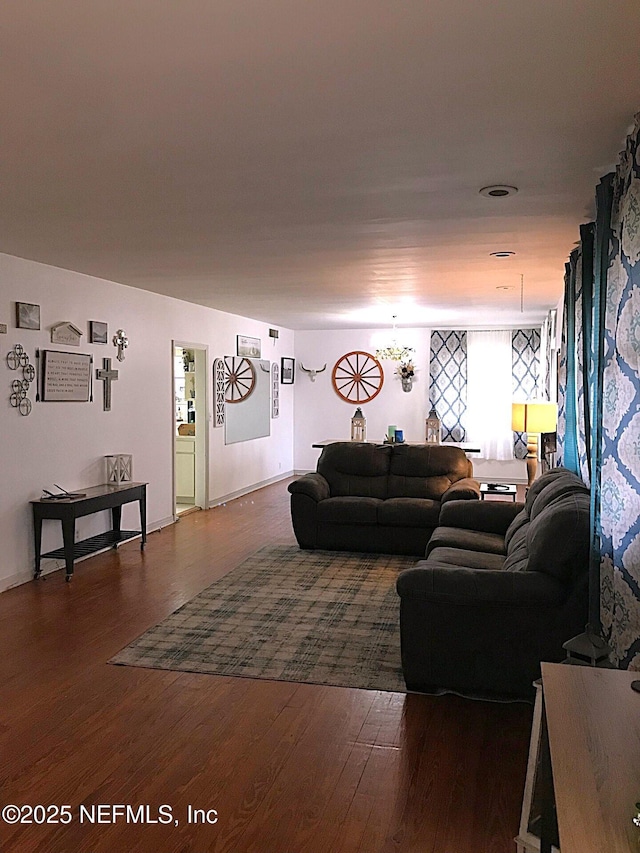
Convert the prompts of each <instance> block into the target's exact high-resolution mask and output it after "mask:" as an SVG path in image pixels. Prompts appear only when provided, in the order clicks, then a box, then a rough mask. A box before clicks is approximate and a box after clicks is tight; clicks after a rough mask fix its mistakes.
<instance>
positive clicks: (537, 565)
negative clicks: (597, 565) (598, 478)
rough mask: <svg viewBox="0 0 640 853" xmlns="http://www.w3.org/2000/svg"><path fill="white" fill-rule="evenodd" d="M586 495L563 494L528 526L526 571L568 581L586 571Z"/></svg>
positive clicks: (587, 563)
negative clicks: (542, 573)
mask: <svg viewBox="0 0 640 853" xmlns="http://www.w3.org/2000/svg"><path fill="white" fill-rule="evenodd" d="M589 541H590V533H589V496H588V495H585V494H573V495H571V494H568V495H563V496H562V497H561V498H558V500H556V501H554V502H553V503H551V504H549V505H548V506H547V507H545V509H543V510H542V512H541V513H540V514H539V515H537V516H536V518H534V519H533V520H532V521H531V523H530V524H529V529H528V531H527V546H528V550H529V562H528V564H527V571H530V572H544V573H545V574H548V575H551V576H552V577H554V578H556V579H557V580H559V581H560V582H561V583H567V582H569V581H570V580H571V579H572V578H573V577H574V576H575V575H576V574H580V573H582V572H588V570H589Z"/></svg>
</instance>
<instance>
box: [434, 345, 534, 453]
mask: <svg viewBox="0 0 640 853" xmlns="http://www.w3.org/2000/svg"><path fill="white" fill-rule="evenodd" d="M467 358H468V356H467V332H466V331H462V330H458V331H450V330H442V329H440V330H436V331H433V332H432V333H431V355H430V365H429V366H430V384H429V398H430V401H431V404H432V405H433V406H434V407H435V409H436V411H437V413H438V416H439V417H440V420H441V422H442V440H443V441H466V440H467V428H468V424H467V366H468V365H467ZM540 381H541V373H540V330H539V329H514V330H513V331H512V339H511V392H512V394H513V398H514V399H520V398H521V399H523V400H528V399H531V398H532V397H536V396H541V393H540V392H541V390H542V389H541V388H540ZM513 436H514V456H515V457H516V458H517V459H524V458H525V456H526V455H527V444H526V441H525V440H524V437H523V435H522V434H521V433H514V434H513Z"/></svg>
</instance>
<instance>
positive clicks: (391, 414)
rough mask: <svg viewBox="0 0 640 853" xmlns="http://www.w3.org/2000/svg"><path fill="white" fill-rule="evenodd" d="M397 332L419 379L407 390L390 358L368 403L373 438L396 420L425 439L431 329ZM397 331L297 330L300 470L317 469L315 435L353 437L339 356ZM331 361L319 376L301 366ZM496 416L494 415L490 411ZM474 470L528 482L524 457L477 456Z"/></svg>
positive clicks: (490, 477) (408, 435) (412, 436)
mask: <svg viewBox="0 0 640 853" xmlns="http://www.w3.org/2000/svg"><path fill="white" fill-rule="evenodd" d="M395 336H396V338H397V341H398V343H399V344H401V345H408V346H412V347H414V348H415V353H414V364H415V365H416V366H417V373H416V381H415V382H414V385H413V389H412V390H411V391H410V392H405V391H403V390H402V385H401V383H400V380H399V379H398V377H397V376H396V374H395V367H396V364H395V362H390V361H385V362H383V367H384V371H385V380H384V385H383V387H382V391H381V392H380V393H379V394H378V396H377V397H376V398H375V399H374V400H372V401H371V402H370V403H366V404H365V405H364V406H362V411H363V413H364V415H365V417H366V419H367V438H369V439H379V440H380V441H382V440H383V438H384V436H385V434H386V431H387V426H388V425H389V424H396V425H397V426H398V428H400V429H403V430H404V437H405V439H406V440H407V441H424V438H425V418H426V417H427V415H428V414H429V409H430V407H431V404H430V402H429V355H430V344H431V330H430V329H411V328H407V329H404V328H403V329H397V330H396V333H395ZM390 337H391V333H390V332H389V331H387V332H381V331H380V330H379V329H376V330H372V329H351V330H345V331H322V332H317V331H313V332H312V331H308V332H296V358H297V367H296V397H295V418H294V436H295V439H294V441H295V444H294V464H295V468H296V471H309V470H315V467H316V463H317V461H318V456H319V455H320V451H319V450H316V449H313V448H312V447H311V445H312V444H313V442H315V441H319V440H322V439H328V438H334V439H342V440H348V439H349V438H350V429H351V423H350V421H351V417H352V415H353V414H354V412H355V410H356V406H355V405H354V404H351V403H346V402H344V401H343V400H342V399H341V398H340V397H339V396H338V395H337V394H336V392H335V391H334V390H333V386H332V383H331V371H332V369H333V366H334V364H335V363H336V361H337V360H338V359H339V358H340V357H341V356H343V355H344V354H345V353H348V352H351V351H353V350H363V351H364V352H369V353H375V351H376V349H377V348H378V347H379V346H385V345H386V344H387V343H388V342H389V339H390ZM325 362H326V364H327V369H326V371H324V373H320V374H318V376H317V377H316V380H315V382H311V381H310V379H309V377H308V376H307V375H306V374H304V373H303V372H302V370H301V365H302V364H304V366H305V367H308V368H319V367H322V365H323V364H324V363H325ZM489 416H490V415H489ZM471 458H472V461H473V465H474V475H475V476H476V477H477V478H478V479H480V480H485V481H497V482H509V483H526V481H527V476H526V468H525V463H524V461H523V460H520V459H513V460H506V461H504V462H498V461H496V460H489V459H481V458H479V457H478V456H477V455H473V456H472V457H471Z"/></svg>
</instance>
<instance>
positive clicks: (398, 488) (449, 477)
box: [388, 444, 473, 501]
mask: <svg viewBox="0 0 640 853" xmlns="http://www.w3.org/2000/svg"><path fill="white" fill-rule="evenodd" d="M472 473H473V466H472V464H471V462H470V461H469V460H468V459H467V457H466V454H465V452H464V451H463V450H461V449H460V448H459V447H446V446H445V445H442V444H436V445H434V446H433V447H430V446H429V445H428V444H422V445H418V446H412V445H407V444H400V445H395V446H394V447H393V453H392V455H391V459H390V464H389V487H388V497H390V498H400V497H409V498H429V499H430V500H435V501H437V500H440V498H441V497H442V495H443V494H444V493H445V492H446V491H447V489H448V488H449V486H450V485H451V484H452V483H455V482H457V481H458V480H462V479H464V478H465V477H469V476H471V474H472Z"/></svg>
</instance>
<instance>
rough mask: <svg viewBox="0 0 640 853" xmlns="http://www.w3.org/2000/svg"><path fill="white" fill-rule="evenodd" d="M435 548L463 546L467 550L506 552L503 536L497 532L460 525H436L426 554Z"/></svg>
mask: <svg viewBox="0 0 640 853" xmlns="http://www.w3.org/2000/svg"><path fill="white" fill-rule="evenodd" d="M435 548H464V549H466V550H467V551H486V552H487V553H488V554H502V556H504V555H505V554H506V553H507V552H506V550H505V547H504V537H503V536H500V534H499V533H484V532H482V531H480V530H466V529H464V528H462V527H436V529H435V530H434V531H433V534H432V535H431V539H430V540H429V544H428V545H427V554H430V553H431V552H432V551H433V550H434V549H435Z"/></svg>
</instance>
